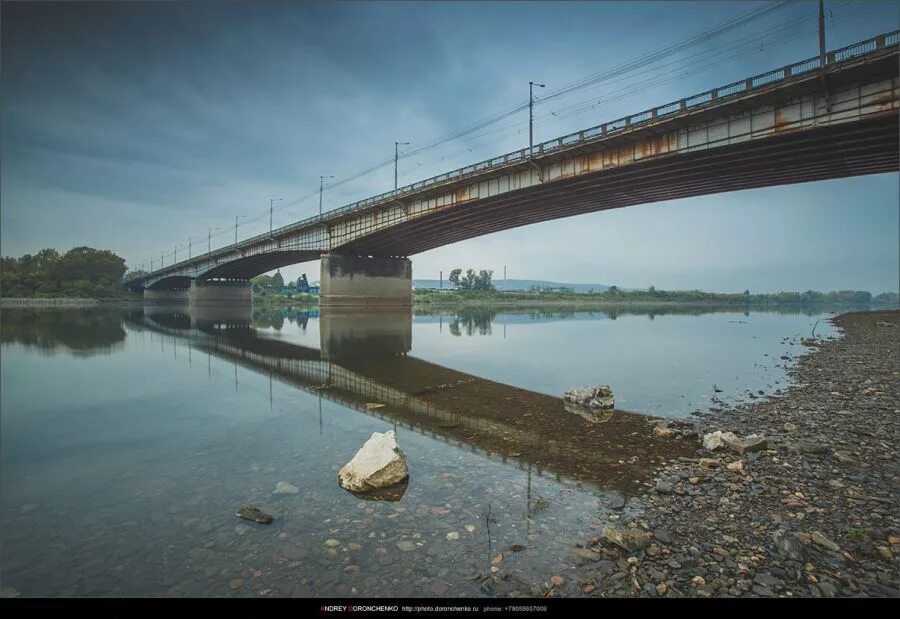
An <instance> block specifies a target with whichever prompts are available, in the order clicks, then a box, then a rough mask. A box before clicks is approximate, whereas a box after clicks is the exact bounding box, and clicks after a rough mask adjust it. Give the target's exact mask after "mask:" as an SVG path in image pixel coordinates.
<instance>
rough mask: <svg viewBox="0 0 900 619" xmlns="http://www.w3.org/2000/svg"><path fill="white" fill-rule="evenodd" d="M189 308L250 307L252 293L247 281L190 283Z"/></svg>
mask: <svg viewBox="0 0 900 619" xmlns="http://www.w3.org/2000/svg"><path fill="white" fill-rule="evenodd" d="M189 300H190V306H191V307H199V306H204V305H230V306H240V305H244V306H252V305H253V291H252V290H251V288H250V282H249V281H247V280H227V281H217V280H210V281H202V280H196V279H195V280H194V281H192V282H191V290H190V294H189Z"/></svg>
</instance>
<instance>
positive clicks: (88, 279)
mask: <svg viewBox="0 0 900 619" xmlns="http://www.w3.org/2000/svg"><path fill="white" fill-rule="evenodd" d="M124 274H125V259H124V258H122V257H120V256H117V255H116V254H114V253H113V252H111V251H109V250H106V249H104V250H100V249H93V248H91V247H76V248H74V249H71V250H69V251H67V252H66V253H65V254H60V253H59V252H58V251H56V250H55V249H42V250H41V251H39V252H38V253H37V254H35V255H31V254H26V255H24V256H22V257H21V258H8V257H6V258H2V259H0V295H2V296H4V297H82V298H94V299H98V298H111V297H123V296H125V294H126V293H125V292H124V291H123V290H122V288H121V285H120V284H121V281H122V276H123V275H124Z"/></svg>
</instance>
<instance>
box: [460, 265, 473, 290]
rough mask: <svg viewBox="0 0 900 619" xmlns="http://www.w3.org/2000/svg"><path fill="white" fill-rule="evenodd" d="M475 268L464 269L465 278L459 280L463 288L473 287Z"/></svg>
mask: <svg viewBox="0 0 900 619" xmlns="http://www.w3.org/2000/svg"><path fill="white" fill-rule="evenodd" d="M476 277H477V275H475V269H466V278H465V279H464V280H462V281H461V282H460V285H461V286H462V288H463V290H472V289H473V288H474V287H475V278H476Z"/></svg>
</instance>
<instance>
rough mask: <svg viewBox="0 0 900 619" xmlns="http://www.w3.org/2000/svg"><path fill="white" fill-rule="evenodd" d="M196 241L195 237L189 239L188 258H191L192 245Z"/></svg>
mask: <svg viewBox="0 0 900 619" xmlns="http://www.w3.org/2000/svg"><path fill="white" fill-rule="evenodd" d="M193 243H194V239H190V238H189V239H188V260H190V259H191V245H192V244H193Z"/></svg>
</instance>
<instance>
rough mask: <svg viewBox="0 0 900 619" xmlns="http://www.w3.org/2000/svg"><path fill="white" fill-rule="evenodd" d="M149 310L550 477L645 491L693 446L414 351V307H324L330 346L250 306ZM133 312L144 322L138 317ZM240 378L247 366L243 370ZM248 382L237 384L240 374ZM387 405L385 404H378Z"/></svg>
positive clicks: (234, 355) (194, 338)
mask: <svg viewBox="0 0 900 619" xmlns="http://www.w3.org/2000/svg"><path fill="white" fill-rule="evenodd" d="M238 311H240V312H241V314H235V313H234V312H233V311H230V312H228V313H225V312H223V309H222V308H219V309H217V310H216V313H214V314H209V313H195V312H194V311H193V310H192V312H191V314H190V315H189V314H187V313H184V312H182V313H175V312H169V313H162V312H160V313H148V314H146V315H142V316H140V317H138V316H134V317H133V318H135V319H138V321H139V322H140V324H143V325H145V326H147V327H149V328H150V329H151V330H152V331H156V332H159V333H165V334H168V335H172V336H173V338H183V339H187V340H188V346H189V354H190V350H199V351H202V352H206V353H208V354H209V355H215V356H216V357H218V358H221V359H227V360H230V361H232V362H234V364H235V372H237V367H238V366H239V365H240V366H242V367H244V368H247V369H250V370H253V371H256V372H259V373H262V374H268V375H269V380H270V398H271V397H272V396H271V393H272V390H271V382H272V380H273V379H274V380H278V381H279V382H283V383H286V384H290V385H293V386H297V387H300V388H302V389H305V390H307V391H312V392H314V393H317V394H318V395H319V397H320V428H321V424H322V418H321V398H325V399H327V400H330V401H333V402H337V403H339V404H341V405H343V406H346V407H348V408H351V409H354V410H356V411H359V412H362V413H365V414H366V415H370V416H372V417H376V418H379V419H382V420H384V421H386V422H387V423H389V424H391V425H392V426H394V427H397V426H400V427H404V428H408V429H410V430H413V431H415V432H418V433H420V434H423V435H426V436H429V437H431V438H434V439H438V440H442V441H444V442H447V443H452V444H454V445H457V446H459V447H469V448H470V449H472V450H473V451H478V452H483V453H486V454H487V455H489V456H500V457H501V458H502V459H503V461H508V460H514V461H516V462H517V465H518V466H519V468H521V469H523V470H526V469H527V470H528V471H529V473H530V472H532V469H534V472H535V473H537V474H539V475H541V474H544V473H545V471H550V472H552V473H553V474H555V475H556V476H557V478H558V477H559V476H560V475H564V476H566V477H570V478H574V479H576V480H579V481H584V482H589V483H593V484H596V485H597V486H599V487H600V488H603V489H609V490H620V491H633V490H636V488H637V487H638V486H639V485H640V484H641V483H642V482H643V480H645V479H646V478H647V477H648V475H649V474H650V473H651V472H652V470H654V469H655V468H656V466H657V465H658V464H659V462H660V460H663V459H667V458H671V457H677V456H680V455H688V453H689V451H690V450H689V448H688V447H686V446H684V445H683V444H682V443H681V442H680V441H673V440H671V439H661V438H658V437H656V436H654V435H653V433H652V424H651V423H650V422H649V419H648V417H646V416H643V415H637V414H632V413H626V412H621V411H616V412H615V413H613V414H610V415H606V416H605V417H604V418H603V419H602V421H600V422H597V421H593V422H592V421H590V420H588V419H585V418H583V417H581V416H578V415H576V414H572V413H570V412H567V411H566V410H565V406H564V404H563V402H562V400H561V399H560V398H554V397H551V396H547V395H544V394H540V393H535V392H532V391H528V390H525V389H519V388H517V387H512V386H510V385H505V384H502V383H497V382H494V381H489V380H485V379H482V378H479V377H477V376H472V375H470V374H465V373H463V372H458V371H456V370H452V369H450V368H446V367H443V366H440V365H436V364H433V363H429V362H427V361H424V360H422V359H418V358H415V357H412V356H409V355H408V354H407V353H408V352H409V350H410V349H411V345H412V316H411V314H410V312H409V311H408V310H407V311H406V312H405V313H379V314H364V315H363V314H356V313H344V312H341V313H332V312H327V313H323V314H322V316H321V317H320V322H319V325H320V341H321V348H320V350H316V349H313V348H309V347H305V346H300V345H296V344H292V343H288V342H284V341H280V340H277V339H269V338H266V337H261V336H259V335H258V334H257V332H256V330H255V329H253V328H252V327H251V321H250V312H249V310H246V311H243V310H238ZM132 322H136V321H135V320H132ZM235 380H237V374H235ZM236 384H237V383H236ZM371 403H377V404H380V405H383V406H381V407H377V408H373V407H370V406H369V405H368V404H371Z"/></svg>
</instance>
